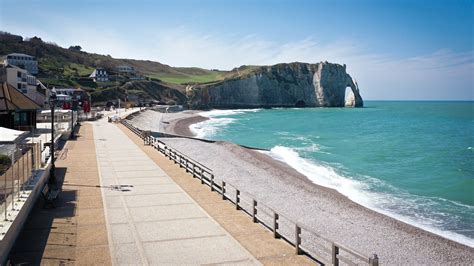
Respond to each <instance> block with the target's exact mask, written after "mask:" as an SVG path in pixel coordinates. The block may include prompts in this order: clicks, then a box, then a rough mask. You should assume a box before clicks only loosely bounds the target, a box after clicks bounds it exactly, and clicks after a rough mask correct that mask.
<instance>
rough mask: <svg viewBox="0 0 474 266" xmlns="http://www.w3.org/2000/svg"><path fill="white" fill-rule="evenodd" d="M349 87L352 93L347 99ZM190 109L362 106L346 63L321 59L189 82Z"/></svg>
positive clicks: (355, 84) (356, 87)
mask: <svg viewBox="0 0 474 266" xmlns="http://www.w3.org/2000/svg"><path fill="white" fill-rule="evenodd" d="M346 88H350V90H351V93H350V95H349V96H348V97H347V99H346V97H345V96H346ZM186 96H187V97H188V103H189V105H190V107H191V108H256V107H344V106H350V107H362V106H363V105H364V103H363V100H362V97H361V96H360V94H359V88H358V86H357V83H356V82H355V81H354V80H353V79H352V78H351V76H350V75H349V74H347V73H346V66H345V65H344V66H342V65H339V64H332V63H328V62H321V63H318V64H306V63H291V64H278V65H273V66H263V67H259V68H256V69H255V70H254V71H252V72H250V73H246V74H245V75H242V76H237V77H234V78H231V79H226V80H223V81H220V82H217V83H213V84H205V85H203V84H200V85H190V86H188V87H187V88H186Z"/></svg>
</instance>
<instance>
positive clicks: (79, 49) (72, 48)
mask: <svg viewBox="0 0 474 266" xmlns="http://www.w3.org/2000/svg"><path fill="white" fill-rule="evenodd" d="M69 50H76V51H81V50H82V47H81V46H79V45H73V46H69Z"/></svg>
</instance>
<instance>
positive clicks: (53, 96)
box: [48, 87, 57, 185]
mask: <svg viewBox="0 0 474 266" xmlns="http://www.w3.org/2000/svg"><path fill="white" fill-rule="evenodd" d="M56 99H57V95H56V89H55V88H54V87H53V88H52V89H51V93H50V95H49V106H50V107H51V147H50V148H51V149H50V150H49V152H50V156H51V168H50V170H49V180H48V184H50V185H57V181H56V166H55V165H54V161H55V160H54V107H55V105H56Z"/></svg>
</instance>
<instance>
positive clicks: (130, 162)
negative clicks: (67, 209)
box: [94, 120, 259, 265]
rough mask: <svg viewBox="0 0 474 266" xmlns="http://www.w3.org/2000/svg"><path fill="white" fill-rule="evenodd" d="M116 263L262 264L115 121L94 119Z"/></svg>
mask: <svg viewBox="0 0 474 266" xmlns="http://www.w3.org/2000/svg"><path fill="white" fill-rule="evenodd" d="M94 139H95V144H96V150H97V161H98V164H99V172H100V179H101V185H102V187H103V189H102V193H103V199H104V204H105V206H106V208H105V216H106V221H107V224H108V230H109V232H108V234H109V239H111V243H112V244H111V245H110V254H111V256H112V261H113V263H115V264H141V265H145V264H215V263H241V264H259V262H258V261H257V260H255V258H254V257H253V256H252V255H251V254H250V253H249V252H248V251H247V250H246V249H245V248H243V247H242V246H241V245H240V244H239V243H238V242H237V241H236V240H235V239H234V238H233V237H232V236H230V235H229V234H228V233H227V231H226V230H224V229H223V228H222V227H221V226H220V225H219V224H218V223H217V222H216V221H215V220H214V219H212V218H211V217H210V216H209V215H208V214H207V213H206V212H205V211H204V210H203V209H202V208H201V207H200V206H199V205H198V204H197V203H196V202H195V201H194V200H193V199H192V198H190V197H189V196H188V194H186V193H185V192H184V191H183V190H182V189H181V188H180V187H179V186H178V185H177V184H176V183H175V182H174V181H173V180H172V179H171V178H170V177H169V176H168V175H167V174H166V173H165V172H164V171H163V170H162V169H161V168H160V167H158V166H157V165H156V163H155V162H153V160H151V159H150V158H149V157H148V156H147V155H146V154H145V153H144V152H143V151H142V150H141V149H140V148H139V147H138V146H137V145H136V144H135V143H134V142H133V141H132V140H131V139H130V138H128V137H127V136H126V135H125V134H124V133H123V132H122V131H121V130H120V129H119V128H118V127H117V125H115V124H111V123H107V122H106V121H105V120H102V121H99V122H96V123H94Z"/></svg>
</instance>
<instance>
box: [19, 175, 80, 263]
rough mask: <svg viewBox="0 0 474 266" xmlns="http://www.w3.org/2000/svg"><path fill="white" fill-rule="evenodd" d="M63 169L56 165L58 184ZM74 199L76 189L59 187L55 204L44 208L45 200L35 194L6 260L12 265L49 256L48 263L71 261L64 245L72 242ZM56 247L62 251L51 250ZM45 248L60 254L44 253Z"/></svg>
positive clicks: (70, 254)
mask: <svg viewBox="0 0 474 266" xmlns="http://www.w3.org/2000/svg"><path fill="white" fill-rule="evenodd" d="M66 170H67V169H66V168H56V177H57V179H58V183H59V184H61V185H62V183H63V181H64V177H65V175H66ZM76 201H77V191H76V190H66V191H61V193H60V195H59V198H58V199H57V200H56V202H55V206H56V207H55V208H45V200H44V199H43V197H42V196H39V197H38V199H37V201H36V203H35V205H34V207H33V209H32V210H31V212H30V214H29V216H28V219H27V220H26V222H25V225H24V226H23V229H22V231H21V233H20V235H19V237H18V238H17V240H16V242H15V245H14V246H13V249H12V251H11V252H10V262H11V263H12V264H14V265H16V264H25V265H39V264H41V259H42V258H44V257H48V259H50V260H51V261H48V263H54V264H63V263H70V262H73V261H74V252H67V250H66V249H68V248H69V249H71V248H73V247H74V246H75V244H76V230H75V229H76V226H75V225H76V219H75V213H76ZM48 240H49V242H48ZM59 249H61V250H63V251H65V252H54V251H57V250H59ZM45 252H46V253H47V254H61V256H49V255H47V254H46V256H45V255H44V254H45ZM43 263H44V262H43Z"/></svg>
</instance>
